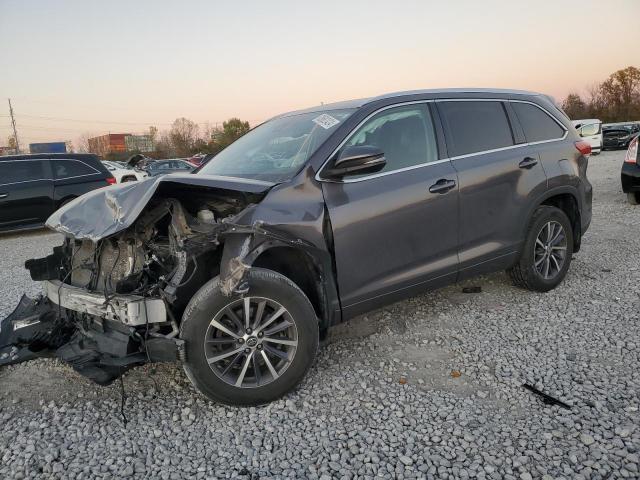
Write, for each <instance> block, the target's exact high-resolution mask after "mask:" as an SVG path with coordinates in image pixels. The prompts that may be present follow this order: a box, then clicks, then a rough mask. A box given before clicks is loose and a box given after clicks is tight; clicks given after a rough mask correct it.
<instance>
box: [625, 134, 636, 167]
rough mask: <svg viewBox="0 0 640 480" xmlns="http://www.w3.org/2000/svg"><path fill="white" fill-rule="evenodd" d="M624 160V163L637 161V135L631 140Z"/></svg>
mask: <svg viewBox="0 0 640 480" xmlns="http://www.w3.org/2000/svg"><path fill="white" fill-rule="evenodd" d="M624 161H625V163H638V137H636V138H634V139H633V140H631V143H630V144H629V148H628V149H627V154H626V155H625V156H624Z"/></svg>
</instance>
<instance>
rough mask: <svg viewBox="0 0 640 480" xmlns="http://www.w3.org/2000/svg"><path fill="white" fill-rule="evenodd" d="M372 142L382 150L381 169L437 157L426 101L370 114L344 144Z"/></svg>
mask: <svg viewBox="0 0 640 480" xmlns="http://www.w3.org/2000/svg"><path fill="white" fill-rule="evenodd" d="M353 145H371V146H375V147H378V148H380V149H381V150H382V151H383V152H384V156H385V158H386V159H387V164H386V165H385V167H384V169H382V170H381V172H391V171H393V170H398V169H401V168H406V167H411V166H415V165H420V164H423V163H428V162H433V161H434V160H437V159H438V149H437V146H436V137H435V133H434V129H433V123H432V121H431V115H430V113H429V110H428V106H427V105H426V104H418V105H407V106H401V107H394V108H390V109H387V110H384V111H382V112H379V113H377V114H376V115H374V116H373V117H371V118H370V119H369V120H367V122H366V123H365V124H364V125H362V126H361V127H360V128H359V129H358V130H356V132H355V133H354V134H353V135H352V136H351V138H350V139H349V141H348V142H347V143H346V145H345V146H353Z"/></svg>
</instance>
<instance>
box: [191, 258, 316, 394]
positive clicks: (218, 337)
mask: <svg viewBox="0 0 640 480" xmlns="http://www.w3.org/2000/svg"><path fill="white" fill-rule="evenodd" d="M249 285H250V289H249V292H247V293H246V294H244V296H240V295H234V296H231V297H226V296H224V295H223V294H222V293H221V292H220V288H219V278H218V277H216V278H214V279H213V280H211V281H210V282H208V283H207V284H205V285H204V286H203V287H202V288H201V289H200V290H199V291H198V292H197V293H196V294H195V295H194V297H193V298H192V299H191V301H190V302H189V305H188V306H187V308H186V310H185V313H184V316H183V319H182V326H181V333H180V336H181V338H182V339H184V340H185V341H186V350H187V361H186V363H185V371H186V373H187V376H188V377H189V379H190V380H191V381H192V383H193V384H194V385H195V387H196V388H197V389H198V390H199V391H200V392H201V393H203V394H204V395H205V396H207V397H209V398H210V399H212V400H215V401H217V402H221V403H225V404H228V405H260V404H264V403H267V402H270V401H272V400H276V399H277V398H279V397H281V396H283V395H284V394H286V393H288V392H289V391H291V390H293V389H294V388H295V387H296V386H297V385H298V384H299V383H300V381H301V380H302V378H303V377H304V376H305V374H306V372H307V371H308V370H309V368H310V367H311V365H312V364H313V361H314V359H315V356H316V352H317V349H318V320H317V318H316V315H315V312H314V310H313V307H312V306H311V303H310V302H309V300H308V299H307V297H306V296H305V295H304V293H303V292H302V291H301V290H300V289H299V288H298V287H297V286H296V285H295V284H294V283H293V282H292V281H291V280H289V279H288V278H286V277H284V276H283V275H280V274H279V273H276V272H273V271H271V270H265V269H260V268H253V269H251V270H250V272H249Z"/></svg>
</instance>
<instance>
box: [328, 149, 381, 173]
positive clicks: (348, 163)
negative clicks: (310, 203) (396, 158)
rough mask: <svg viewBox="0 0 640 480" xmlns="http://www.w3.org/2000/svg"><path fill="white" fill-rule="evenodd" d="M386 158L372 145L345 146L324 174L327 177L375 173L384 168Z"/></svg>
mask: <svg viewBox="0 0 640 480" xmlns="http://www.w3.org/2000/svg"><path fill="white" fill-rule="evenodd" d="M386 164H387V159H386V158H384V152H383V151H382V150H380V149H379V148H378V147H374V146H372V145H353V146H350V147H345V148H343V149H342V150H340V152H338V155H337V157H336V159H335V160H334V162H333V165H332V166H331V168H329V169H328V170H325V172H324V173H325V176H327V177H329V178H341V177H345V176H348V175H362V174H364V173H376V172H379V171H380V170H382V169H383V168H384V166H385V165H386Z"/></svg>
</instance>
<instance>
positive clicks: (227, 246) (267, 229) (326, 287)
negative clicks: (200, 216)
mask: <svg viewBox="0 0 640 480" xmlns="http://www.w3.org/2000/svg"><path fill="white" fill-rule="evenodd" d="M278 247H287V248H293V249H296V250H298V251H300V252H302V253H304V255H305V256H306V258H308V260H309V261H310V263H311V264H312V265H313V270H314V274H315V275H316V278H315V282H314V283H315V284H316V286H317V288H318V293H319V298H320V299H321V305H320V307H321V312H320V313H321V318H320V321H321V326H329V325H333V324H336V323H339V322H340V321H341V309H340V303H339V299H338V290H337V285H336V282H335V275H334V272H333V261H332V257H331V254H330V252H328V251H326V250H323V249H321V248H318V247H316V246H315V245H313V244H311V243H309V242H307V241H305V240H302V239H300V238H294V237H293V236H291V235H290V234H285V233H283V232H280V231H278V230H277V229H276V228H274V227H271V226H267V225H265V224H263V223H261V222H256V223H254V224H253V225H252V226H251V227H246V226H236V227H233V228H232V229H230V230H228V231H227V232H226V233H225V235H224V247H223V253H222V260H221V265H220V289H221V292H222V293H223V294H224V295H227V296H230V295H232V294H243V293H246V292H247V291H248V290H249V288H250V285H249V281H248V276H247V273H248V271H249V270H250V269H251V267H252V265H253V263H254V262H255V261H256V259H257V258H258V257H259V256H260V255H262V254H263V253H264V252H266V251H268V250H270V249H273V248H278Z"/></svg>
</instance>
